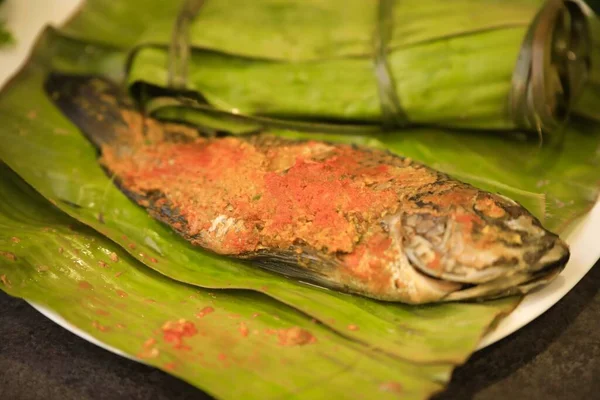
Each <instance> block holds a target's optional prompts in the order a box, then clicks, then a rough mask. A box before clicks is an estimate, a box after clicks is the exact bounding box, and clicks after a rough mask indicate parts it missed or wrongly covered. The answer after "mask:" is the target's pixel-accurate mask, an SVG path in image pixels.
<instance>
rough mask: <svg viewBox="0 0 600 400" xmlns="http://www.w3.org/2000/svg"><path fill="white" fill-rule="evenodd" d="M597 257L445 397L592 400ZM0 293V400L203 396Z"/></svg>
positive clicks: (597, 392)
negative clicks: (569, 286)
mask: <svg viewBox="0 0 600 400" xmlns="http://www.w3.org/2000/svg"><path fill="white" fill-rule="evenodd" d="M599 288H600V262H599V263H597V264H596V266H595V268H593V269H592V270H591V271H590V272H589V273H588V274H587V276H586V277H585V278H584V279H583V280H582V281H581V282H579V284H578V285H577V286H576V287H575V288H574V289H573V290H572V291H571V292H570V293H569V294H568V295H567V296H566V297H564V298H563V299H562V300H561V301H560V302H559V303H558V304H556V305H555V306H554V307H553V308H552V309H550V310H549V311H548V312H546V313H545V314H544V315H542V316H541V317H540V318H538V319H537V320H535V321H533V322H532V323H531V324H529V325H527V326H526V327H524V328H523V329H521V330H520V331H518V332H517V333H515V334H513V335H511V336H509V337H508V338H506V339H504V340H502V341H500V342H499V343H497V344H495V345H493V346H491V347H489V348H487V349H484V350H482V351H480V352H478V353H475V354H474V355H473V356H472V357H471V359H470V360H469V361H468V362H467V363H466V364H465V365H464V366H462V367H460V368H458V369H457V370H456V372H455V374H454V376H453V379H452V382H451V383H450V386H449V388H448V390H447V391H446V392H444V393H443V394H441V395H438V396H436V398H435V399H436V400H447V399H470V398H475V399H494V400H495V399H502V400H505V399H510V400H517V399H534V400H535V399H544V400H546V399H597V398H600V293H599ZM208 398H209V397H208V396H206V395H205V394H204V393H202V392H201V391H199V390H197V389H195V388H194V387H192V386H190V385H188V384H186V383H184V382H182V381H180V380H178V379H176V378H173V377H171V376H169V375H167V374H165V373H163V372H161V371H158V370H155V369H153V368H150V367H146V366H144V365H141V364H138V363H135V362H133V361H129V360H127V359H124V358H121V357H119V356H116V355H114V354H112V353H109V352H107V351H105V350H103V349H101V348H98V347H96V346H94V345H92V344H90V343H88V342H86V341H85V340H83V339H80V338H79V337H77V336H75V335H74V334H72V333H70V332H68V331H66V330H64V329H63V328H61V327H60V326H58V325H56V324H55V323H53V322H51V321H50V320H48V319H46V317H44V316H42V315H41V314H39V313H38V312H37V311H35V310H34V309H33V308H32V307H31V306H29V305H28V304H27V303H25V302H24V301H22V300H19V299H14V298H11V297H8V296H7V295H6V294H4V293H3V292H1V291H0V399H2V400H25V399H27V400H29V399H31V400H37V399H43V400H55V399H56V400H58V399H60V400H68V399H77V400H81V399H111V400H112V399H115V400H117V399H128V400H136V399H157V400H159V399H208Z"/></svg>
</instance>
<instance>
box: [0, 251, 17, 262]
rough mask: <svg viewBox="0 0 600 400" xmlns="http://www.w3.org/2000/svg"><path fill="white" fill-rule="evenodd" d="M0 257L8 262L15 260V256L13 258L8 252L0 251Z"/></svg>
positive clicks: (12, 254)
mask: <svg viewBox="0 0 600 400" xmlns="http://www.w3.org/2000/svg"><path fill="white" fill-rule="evenodd" d="M0 256H2V257H4V258H6V259H7V260H9V261H15V260H16V259H17V256H15V255H14V253H11V252H10V251H0Z"/></svg>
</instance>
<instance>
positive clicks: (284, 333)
mask: <svg viewBox="0 0 600 400" xmlns="http://www.w3.org/2000/svg"><path fill="white" fill-rule="evenodd" d="M277 338H278V342H279V344H280V345H282V346H303V345H306V344H311V343H315V342H316V341H317V338H315V337H314V336H313V335H312V334H311V333H310V332H309V331H307V330H306V329H302V328H300V327H298V326H294V327H291V328H287V329H279V330H278V331H277Z"/></svg>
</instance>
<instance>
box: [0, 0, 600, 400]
mask: <svg viewBox="0 0 600 400" xmlns="http://www.w3.org/2000/svg"><path fill="white" fill-rule="evenodd" d="M134 3H135V2H128V3H117V2H103V1H92V2H89V3H88V6H86V7H88V8H84V10H83V11H82V13H81V14H80V15H79V16H78V17H77V18H76V19H75V20H73V21H72V22H71V23H70V25H68V27H67V29H66V30H65V32H68V34H64V33H58V32H54V31H48V32H46V33H45V35H44V36H43V37H42V38H41V40H40V42H39V43H38V46H37V48H36V50H35V52H34V56H33V58H32V59H31V60H30V62H29V63H28V65H27V66H26V68H25V69H24V70H23V71H21V73H20V74H19V75H18V76H17V77H16V78H15V79H14V80H13V81H12V82H11V83H10V85H9V86H8V87H7V88H6V89H5V91H4V93H2V95H0V121H2V122H3V129H1V130H0V159H2V160H3V161H5V162H6V163H7V164H8V165H9V166H10V167H11V168H12V169H13V170H15V171H16V172H17V173H18V174H19V175H21V176H22V177H23V178H24V179H25V180H26V181H27V182H28V183H29V184H31V185H32V186H33V187H34V188H35V189H36V190H38V191H39V192H40V193H41V194H42V195H43V196H44V197H46V198H47V199H49V200H50V201H52V202H53V203H54V204H55V205H56V206H58V207H59V208H60V209H62V210H63V211H65V212H67V213H68V214H70V215H71V216H73V217H75V218H77V219H78V220H80V221H82V222H84V223H85V224H86V225H89V226H91V227H93V228H94V229H96V230H97V231H98V232H101V233H103V234H104V235H105V236H107V237H108V238H110V239H112V240H113V241H114V242H116V243H117V244H119V245H121V246H122V248H123V249H124V251H127V252H128V253H129V254H131V255H132V256H133V258H137V259H138V260H140V261H141V262H142V263H144V264H145V265H146V266H147V267H150V268H151V269H155V270H157V271H158V272H160V273H162V274H164V275H167V276H169V277H171V278H174V279H175V280H178V281H182V282H187V283H192V284H194V285H198V286H204V287H211V288H244V289H252V290H254V291H260V292H264V293H266V294H268V295H269V296H270V297H271V298H273V299H277V300H280V301H281V302H283V303H286V304H289V305H291V306H292V307H294V308H295V309H297V310H300V311H301V312H303V313H304V314H305V315H309V316H312V317H314V318H315V319H317V320H318V321H320V322H321V323H322V324H323V326H327V327H329V328H331V329H332V330H333V331H335V332H337V333H338V334H341V335H342V336H344V337H348V338H351V339H353V340H354V341H355V342H356V343H359V344H364V345H367V346H368V347H369V348H375V349H379V350H382V352H381V354H391V355H393V356H395V357H396V358H395V359H402V360H406V361H410V362H414V363H422V362H427V363H433V364H444V365H445V364H459V363H461V362H463V361H464V360H465V359H466V358H467V357H468V354H470V352H472V351H473V349H474V348H475V346H476V344H477V341H478V340H479V338H480V337H481V335H482V334H483V332H484V331H485V329H487V327H489V325H490V324H491V323H493V321H494V320H495V319H496V317H497V316H498V315H499V314H501V313H503V312H508V311H510V309H511V308H512V307H514V305H515V304H516V301H517V299H507V300H504V301H500V302H487V303H484V304H465V303H461V304H446V305H434V306H421V307H408V306H402V305H396V304H384V303H379V302H375V301H371V300H367V299H363V298H360V297H356V296H349V295H344V294H340V293H336V292H331V291H326V290H323V289H320V288H316V287H310V286H306V285H302V284H298V283H294V282H291V281H289V280H285V279H283V278H280V277H276V276H273V275H270V274H268V273H265V272H262V271H259V270H255V269H252V268H250V267H248V266H247V265H244V264H241V263H235V262H232V261H230V260H226V259H223V258H219V257H215V256H212V255H208V254H206V253H204V252H202V251H199V250H198V249H196V248H192V247H191V246H189V245H188V244H187V243H185V242H184V241H183V240H181V239H180V238H178V237H177V236H175V235H174V234H173V233H172V232H171V231H170V230H168V229H167V228H166V227H164V226H163V225H161V224H159V223H157V222H156V221H154V220H152V219H151V218H150V217H149V216H148V215H146V214H145V213H144V212H143V211H141V210H140V209H139V208H137V207H136V206H135V205H133V204H132V203H131V202H129V200H127V199H126V198H125V197H124V196H123V195H122V194H121V193H120V192H119V191H118V190H116V189H115V187H114V186H113V185H112V182H111V180H110V179H109V178H108V177H106V176H105V175H104V173H103V171H102V170H101V169H100V168H99V166H98V165H97V163H96V154H95V152H94V150H93V149H92V147H91V145H90V144H89V143H88V142H87V141H86V140H85V139H84V138H83V137H82V136H81V135H80V133H79V132H78V131H77V129H76V128H75V127H74V125H73V124H71V123H70V122H69V121H68V120H66V119H65V118H64V117H63V115H62V114H61V113H59V112H58V110H56V109H55V108H54V107H53V106H52V103H51V102H50V101H49V99H47V98H46V97H45V95H44V94H43V89H42V86H43V81H44V78H45V76H46V74H47V73H48V72H49V71H51V70H58V71H64V72H71V73H80V74H100V75H104V76H107V77H109V78H111V79H113V80H116V81H119V82H123V81H124V72H125V70H126V69H125V66H126V65H127V61H128V57H130V55H131V54H132V53H131V51H132V48H133V47H134V46H136V45H137V44H138V43H140V42H141V41H142V40H143V38H142V36H143V33H144V31H145V30H150V28H147V27H146V26H147V25H144V24H148V23H149V22H148V21H151V20H147V19H146V20H144V19H140V20H136V18H137V15H138V14H142V15H146V16H148V13H151V12H152V11H153V10H154V11H157V10H159V8H158V7H157V6H156V5H153V4H154V3H151V2H150V3H148V6H147V7H146V6H144V7H142V9H143V10H144V11H141V12H139V13H137V14H132V15H128V14H127V13H125V12H124V10H125V11H126V10H127V9H128V7H129V10H131V7H132V5H131V4H134ZM153 7H154V8H153ZM164 8H165V9H167V10H168V8H169V7H168V6H165V7H164ZM115 10H116V11H115ZM109 11H110V12H109ZM113 11H114V12H113ZM119 18H120V19H119ZM129 20H131V21H129ZM81 21H84V22H88V23H83V22H81ZM107 21H112V22H111V23H110V24H106V25H105V23H107ZM119 21H121V22H119ZM123 21H127V22H131V24H129V23H127V24H125V23H123ZM136 21H137V22H136ZM111 24H112V25H111ZM108 28H114V31H112V33H111V35H107V36H106V37H102V36H96V34H97V33H98V32H101V30H102V29H108ZM128 33H129V34H128ZM86 35H87V36H86ZM119 37H120V38H121V39H119ZM94 38H95V40H94ZM107 38H112V39H113V40H114V41H113V42H112V43H109V42H107V41H106V39H107ZM119 40H120V41H119ZM274 133H278V134H281V135H285V136H290V137H305V136H304V135H303V134H300V133H298V132H293V131H289V130H288V131H274ZM311 137H319V138H322V139H327V140H332V141H335V140H342V141H347V142H356V143H363V144H368V145H372V146H382V147H387V148H389V149H390V150H392V151H394V152H397V153H401V154H403V155H406V156H409V157H412V158H415V159H417V160H420V161H423V162H425V163H427V164H429V165H432V166H434V167H436V168H438V169H441V170H444V171H446V172H450V173H451V174H453V175H455V176H456V177H458V178H461V179H463V180H466V181H469V182H471V183H474V184H475V185H477V186H480V187H483V188H486V189H492V190H494V191H499V192H501V193H504V194H506V195H508V196H509V197H512V198H514V199H517V200H519V201H520V202H522V203H523V204H526V205H527V206H528V207H529V208H530V209H531V210H532V211H533V212H534V213H535V214H536V215H537V216H538V217H542V218H544V222H545V224H546V225H547V226H548V227H551V229H558V230H560V231H564V228H565V227H566V226H567V224H568V223H569V222H571V221H572V220H573V218H575V217H576V216H578V215H581V214H582V213H584V212H585V211H586V210H587V209H589V208H590V207H591V205H592V204H593V203H594V202H595V200H596V199H597V196H598V183H599V182H598V179H597V172H596V171H597V168H598V163H599V162H600V152H599V151H598V148H599V145H600V125H599V124H597V123H594V122H591V121H584V120H575V121H573V122H572V123H571V124H570V125H569V126H568V127H567V129H566V130H565V131H564V132H563V133H562V135H560V136H558V137H557V138H556V139H557V140H555V141H553V142H545V143H544V145H543V146H542V147H539V146H538V143H537V142H536V141H535V140H533V141H532V140H530V139H528V137H527V135H521V134H514V135H510V136H506V135H481V134H480V133H474V132H462V131H451V132H450V131H442V130H438V129H412V130H405V131H402V134H401V135H398V134H396V135H394V134H393V133H388V134H376V135H375V134H373V135H371V136H368V137H364V136H363V137H361V136H353V137H348V136H334V135H318V134H314V135H313V136H311ZM16 203H17V204H18V202H16ZM10 229H11V230H12V229H13V228H10ZM2 232H8V233H9V234H10V230H8V231H7V230H4V229H3V230H2ZM86 232H90V231H86ZM37 234H38V233H37V232H36V235H37ZM90 234H91V233H90ZM62 235H63V233H62V231H61V236H62ZM94 235H95V236H94V237H99V236H98V235H97V234H94ZM11 237H12V236H11ZM96 240H99V239H96ZM11 243H13V242H11ZM10 245H11V246H12V244H10ZM41 247H44V248H46V247H47V246H46V244H43V245H42V246H41ZM11 249H12V250H10V249H9V250H4V249H3V251H13V250H14V249H13V248H12V247H11ZM14 251H15V252H16V250H14ZM114 251H115V252H117V251H118V250H117V249H116V248H115V250H114ZM19 254H21V255H22V257H25V254H24V253H19ZM119 254H120V256H119V258H121V259H123V258H125V256H123V255H121V253H119ZM128 260H130V259H128ZM103 262H105V261H103ZM106 262H107V261H106ZM131 262H132V263H133V261H131ZM3 265H4V264H3ZM11 265H12V264H11ZM43 265H45V264H43ZM109 265H110V264H109ZM18 271H21V269H19V270H18ZM141 271H145V273H149V272H148V271H147V270H143V269H142V270H141ZM96 272H97V271H95V273H96ZM3 274H4V275H5V279H7V280H8V281H9V282H10V283H11V288H9V289H13V288H15V285H14V282H15V279H17V278H12V279H13V280H10V279H11V277H10V276H9V275H7V274H5V273H4V272H3ZM36 276H37V275H36ZM69 276H70V275H69ZM94 276H96V275H94V274H92V275H90V276H89V279H92V278H93V277H94ZM123 276H124V275H123ZM123 276H121V278H123ZM151 276H152V277H153V279H154V280H156V279H159V278H156V276H157V275H151ZM63 279H67V278H61V280H63ZM94 279H95V278H94ZM99 282H103V281H102V280H100V281H99ZM166 282H170V281H166ZM60 284H62V282H60ZM65 284H67V283H65ZM171 284H174V283H171ZM53 285H59V282H53ZM148 285H149V286H150V283H148ZM176 285H177V284H176ZM178 286H182V287H187V286H184V285H180V284H179V285H178ZM53 287H54V288H55V289H48V290H45V292H50V293H54V294H53V295H57V296H58V294H57V293H55V292H54V290H57V289H56V288H57V286H53ZM60 290H62V289H61V287H60V286H58V291H60ZM122 290H124V289H122ZM169 290H170V289H165V290H164V293H168V292H169ZM194 290H197V289H194ZM160 292H161V296H162V293H163V291H162V290H161V291H160ZM221 293H229V292H219V294H218V296H221V295H222V294H221ZM231 293H232V297H237V296H238V295H239V294H238V292H231ZM233 293H235V295H234V294H233ZM45 296H48V293H45ZM253 296H257V295H253ZM40 297H42V296H41V295H40ZM240 298H243V297H240ZM42 300H43V299H42ZM42 300H40V299H38V301H42ZM269 301H272V300H269ZM74 304H78V303H75V302H73V301H70V302H65V303H64V304H63V305H62V307H64V308H62V310H63V311H62V312H63V313H68V310H69V309H74V308H73V307H74ZM53 307H54V308H56V307H58V306H56V305H54V306H53ZM277 307H282V309H283V308H285V306H283V305H281V304H280V303H278V305H277ZM170 308H172V307H170ZM180 309H181V306H180V305H179V304H178V305H177V310H180ZM285 309H287V308H285ZM171 311H172V310H171ZM165 315H166V314H165ZM169 318H170V317H169ZM163 321H164V320H163ZM105 322H106V321H105ZM92 324H93V322H92ZM107 324H108V322H107ZM96 325H97V326H105V325H103V324H102V322H101V321H100V320H98V323H97V324H96ZM350 327H351V328H350ZM92 328H94V326H92ZM92 328H90V327H89V326H88V328H87V330H88V331H92V332H93V333H94V334H95V335H100V334H102V331H101V330H100V332H97V328H94V329H95V330H96V331H94V330H93V329H92ZM356 328H358V329H356ZM105 336H106V335H105ZM111 343H112V344H115V343H113V342H111ZM138 343H139V342H138ZM136 351H139V347H138V348H137V349H136ZM377 354H380V353H379V352H378V353H377ZM368 358H371V356H369V357H368ZM165 362H167V363H169V362H170V359H168V360H165ZM361 362H362V361H361ZM155 365H158V364H155ZM161 365H163V367H164V368H165V369H168V368H170V367H171V364H168V366H167V364H161ZM386 368H389V367H386ZM171 373H177V372H176V370H173V371H171ZM442 375H443V374H442ZM180 376H182V375H180ZM184 379H190V378H187V376H185V377H184ZM193 379H200V378H197V373H194V378H193ZM437 379H438V380H440V381H442V380H443V379H439V378H437ZM209 384H210V382H206V381H202V385H203V387H206V388H207V390H209V391H211V390H216V389H208V386H207V385H209ZM315 386H316V387H318V386H319V385H315ZM417 386H419V387H421V386H420V384H419V385H417ZM425 386H426V385H425V384H423V387H425ZM385 387H386V388H389V386H385ZM220 390H233V389H231V388H227V389H223V388H221V389H220ZM265 390H266V389H265ZM415 390H416V389H415ZM423 390H424V389H423ZM322 393H326V391H322ZM423 393H425V392H423ZM428 393H430V392H428ZM218 395H219V396H221V394H220V392H219V393H218ZM225 395H226V394H223V396H225ZM424 395H425V394H423V396H424Z"/></svg>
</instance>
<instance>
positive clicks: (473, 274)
mask: <svg viewBox="0 0 600 400" xmlns="http://www.w3.org/2000/svg"><path fill="white" fill-rule="evenodd" d="M420 202H421V203H420V206H421V207H419V208H414V211H408V212H405V213H403V214H402V219H401V225H402V229H401V234H402V247H403V251H404V253H405V255H406V258H407V260H408V262H409V263H410V265H411V266H412V267H413V268H414V269H415V271H417V272H419V273H421V274H423V275H425V276H426V277H428V278H431V279H434V281H431V282H429V283H430V286H432V287H436V288H437V291H438V295H439V296H442V297H443V299H444V300H463V299H469V298H493V297H500V296H506V295H509V294H518V293H525V292H527V291H529V290H532V289H533V288H535V287H538V286H541V285H543V284H545V283H546V282H548V281H549V280H550V279H552V278H553V277H554V276H556V275H557V274H558V273H559V272H560V271H561V270H562V269H563V267H564V266H565V264H566V263H567V261H568V259H569V248H568V246H567V245H566V243H565V242H563V241H562V240H561V239H560V238H559V237H558V236H557V235H556V234H554V233H551V232H549V231H548V230H546V229H544V227H543V226H542V225H541V223H540V221H539V220H538V219H537V218H535V217H534V216H533V215H532V214H531V213H529V212H528V211H527V210H526V209H525V208H524V207H522V206H521V205H519V204H518V203H516V202H515V201H513V200H511V199H509V198H506V197H503V196H500V195H496V194H492V193H488V192H483V191H480V190H478V189H476V188H473V187H470V186H468V185H464V187H461V188H453V190H450V191H447V192H443V193H441V194H438V195H436V196H429V197H428V198H421V199H420ZM450 284H454V285H453V286H452V285H450Z"/></svg>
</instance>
